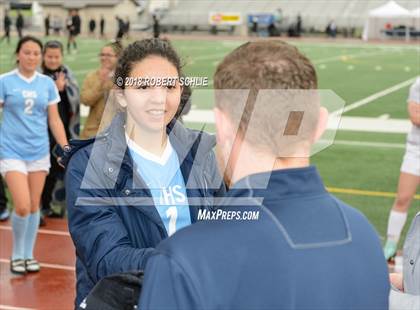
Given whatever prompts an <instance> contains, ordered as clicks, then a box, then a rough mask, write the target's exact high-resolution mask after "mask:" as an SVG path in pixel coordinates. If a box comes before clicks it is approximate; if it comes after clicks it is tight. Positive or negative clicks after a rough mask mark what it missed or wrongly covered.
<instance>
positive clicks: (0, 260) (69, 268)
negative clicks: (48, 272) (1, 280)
mask: <svg viewBox="0 0 420 310" xmlns="http://www.w3.org/2000/svg"><path fill="white" fill-rule="evenodd" d="M0 263H3V264H10V259H6V258H0ZM39 264H40V265H41V267H43V268H51V269H59V270H67V271H75V268H74V267H73V266H66V265H60V264H48V263H39ZM0 309H1V308H0Z"/></svg>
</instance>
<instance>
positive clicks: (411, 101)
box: [384, 77, 420, 260]
mask: <svg viewBox="0 0 420 310" xmlns="http://www.w3.org/2000/svg"><path fill="white" fill-rule="evenodd" d="M407 102H408V114H409V117H410V121H411V123H412V125H413V126H412V128H411V131H410V133H409V134H408V136H407V145H406V151H405V155H404V159H403V163H402V165H401V173H400V179H399V182H398V192H397V198H396V199H395V202H394V205H393V206H392V209H391V212H390V213H389V219H388V230H387V240H386V243H385V247H384V255H385V259H387V260H390V259H392V258H393V257H394V256H395V254H396V252H397V248H398V241H399V240H400V236H401V232H402V230H403V228H404V225H405V222H406V221H407V212H408V208H409V207H410V204H411V201H412V200H413V197H414V195H415V194H416V190H417V187H418V186H419V184H420V77H419V78H417V80H416V82H415V83H414V84H413V85H412V86H411V88H410V93H409V95H408V99H407Z"/></svg>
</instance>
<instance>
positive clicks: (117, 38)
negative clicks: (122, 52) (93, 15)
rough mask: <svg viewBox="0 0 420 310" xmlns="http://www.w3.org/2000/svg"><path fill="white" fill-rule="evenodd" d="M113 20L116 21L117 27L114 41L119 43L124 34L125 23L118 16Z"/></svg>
mask: <svg viewBox="0 0 420 310" xmlns="http://www.w3.org/2000/svg"><path fill="white" fill-rule="evenodd" d="M115 19H116V21H117V27H118V30H117V35H116V36H115V41H117V42H120V41H121V40H122V38H123V36H124V33H125V23H124V21H123V19H122V18H121V17H119V16H118V15H117V16H115Z"/></svg>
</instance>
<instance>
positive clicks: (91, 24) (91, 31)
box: [89, 18, 96, 37]
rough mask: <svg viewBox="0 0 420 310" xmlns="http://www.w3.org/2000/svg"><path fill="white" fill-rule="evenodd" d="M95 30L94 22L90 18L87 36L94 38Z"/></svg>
mask: <svg viewBox="0 0 420 310" xmlns="http://www.w3.org/2000/svg"><path fill="white" fill-rule="evenodd" d="M95 28H96V21H95V20H94V19H93V18H91V19H90V20H89V35H90V36H91V37H94V36H95Z"/></svg>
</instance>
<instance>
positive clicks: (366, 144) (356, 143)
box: [320, 140, 405, 149]
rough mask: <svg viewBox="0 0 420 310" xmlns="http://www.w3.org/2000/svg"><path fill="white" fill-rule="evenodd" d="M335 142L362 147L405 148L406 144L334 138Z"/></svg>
mask: <svg viewBox="0 0 420 310" xmlns="http://www.w3.org/2000/svg"><path fill="white" fill-rule="evenodd" d="M320 142H329V141H328V140H320ZM333 144H334V145H348V146H361V147H376V148H394V149H405V144H404V143H386V142H370V141H349V140H334V142H333Z"/></svg>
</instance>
